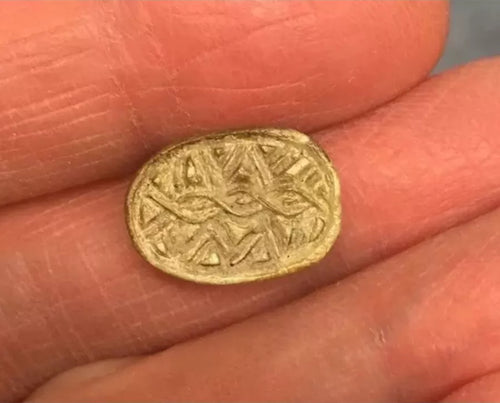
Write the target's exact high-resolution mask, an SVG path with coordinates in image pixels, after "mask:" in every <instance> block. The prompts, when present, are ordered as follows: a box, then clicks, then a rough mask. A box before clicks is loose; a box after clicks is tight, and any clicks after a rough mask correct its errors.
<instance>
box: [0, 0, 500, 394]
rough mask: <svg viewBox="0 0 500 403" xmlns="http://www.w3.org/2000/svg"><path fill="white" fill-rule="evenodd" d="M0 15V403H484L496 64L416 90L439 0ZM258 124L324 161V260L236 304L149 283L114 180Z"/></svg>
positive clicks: (494, 294)
mask: <svg viewBox="0 0 500 403" xmlns="http://www.w3.org/2000/svg"><path fill="white" fill-rule="evenodd" d="M0 9H1V12H0V49H1V52H0V55H1V56H0V94H1V95H0V203H1V204H2V207H1V209H0V264H1V272H0V401H16V400H24V399H28V400H31V401H40V402H41V401H47V402H55V401H64V402H67V401H85V402H90V401H96V402H97V401H98V402H108V401H116V402H122V401H135V402H137V401H176V402H181V401H186V402H187V401H189V402H195V401H210V402H215V401H217V402H218V401H221V402H236V401H245V402H249V401H255V402H258V401H263V402H274V401H276V402H292V401H293V402H313V401H325V402H326V401H328V402H330V401H331V402H336V401H339V402H340V401H342V402H344V401H356V402H359V401H395V402H396V401H397V402H407V401H408V402H409V401H440V400H443V401H449V402H463V401H474V402H478V401H496V400H499V399H500V373H498V372H497V371H498V368H499V367H500V313H499V312H500V311H499V309H498V306H499V305H500V270H499V268H500V248H499V246H498V245H500V232H499V231H498V228H500V210H498V207H499V202H500V136H499V133H500V114H499V113H498V111H499V110H500V92H499V91H498V88H500V59H495V58H493V59H489V60H483V61H478V62H475V63H473V64H470V65H468V66H465V67H461V68H459V69H455V70H452V71H448V72H445V73H444V74H442V75H440V76H438V77H433V78H428V75H429V72H430V71H431V70H432V67H433V66H434V64H435V63H436V61H437V60H438V59H439V56H440V54H441V52H442V49H443V46H444V41H445V37H446V31H447V24H448V6H447V3H445V2H441V1H432V2H431V1H427V2H417V1H407V2H405V1H397V2H396V1H395V2H387V1H378V2H377V1H375V2H368V1H366V2H339V1H332V2H317V3H316V2H300V1H293V2H250V1H248V2H247V1H241V2H216V1H212V2H201V1H200V2H198V1H193V2H179V3H175V2H121V3H120V2H109V3H107V2H102V3H94V2H53V3H51V2H36V3H35V2H34V3H24V2H19V1H17V2H9V3H3V4H2V5H1V6H0ZM261 126H282V127H293V128H296V129H299V130H301V131H303V132H306V133H310V134H311V135H312V137H313V138H314V139H315V140H316V141H317V142H318V143H320V144H321V146H322V147H323V148H324V149H325V150H326V152H327V153H328V154H329V156H330V157H331V158H332V160H333V161H334V163H335V165H336V167H337V170H338V173H339V177H340V180H341V183H342V191H343V193H342V203H343V210H344V216H343V229H342V233H341V236H340V238H339V240H338V242H337V243H336V245H335V247H334V249H333V250H332V251H331V252H330V254H329V255H328V256H327V257H326V258H325V259H324V260H323V261H322V262H321V263H320V264H318V265H317V266H315V267H313V268H310V269H308V270H305V271H303V272H301V273H299V274H297V275H293V276H289V277H286V278H281V279H275V280H270V281H265V282H261V283H253V284H246V285H237V286H224V287H218V286H207V285H197V284H194V283H188V282H184V281H181V280H177V279H174V278H172V277H170V276H168V275H165V274H163V273H161V272H159V271H157V270H155V269H153V268H151V267H150V266H149V265H148V264H147V263H145V262H144V261H143V260H142V259H141V258H140V257H139V256H138V254H137V253H136V252H135V250H134V248H133V247H132V245H131V242H130V239H129V238H128V235H127V231H126V226H125V219H124V207H123V205H124V199H125V194H126V189H127V186H128V184H129V183H130V179H131V175H132V173H133V172H134V171H135V170H136V169H137V168H138V167H139V166H140V164H141V163H142V162H144V160H145V159H146V158H147V157H148V156H150V155H151V154H152V153H154V152H156V151H157V150H159V149H160V148H161V147H163V146H164V145H166V144H170V143H172V142H174V141H178V140H180V139H185V138H187V137H189V136H193V135H198V134H200V133H204V132H208V131H214V130H219V129H231V128H238V127H261Z"/></svg>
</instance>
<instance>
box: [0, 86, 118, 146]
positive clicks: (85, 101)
mask: <svg viewBox="0 0 500 403" xmlns="http://www.w3.org/2000/svg"><path fill="white" fill-rule="evenodd" d="M109 96H110V94H109V93H108V94H106V93H105V94H96V95H94V96H92V97H91V98H85V99H82V100H78V101H76V103H74V104H70V105H66V106H64V107H60V108H58V109H56V110H52V111H50V110H49V111H47V112H45V113H43V114H38V115H36V116H31V117H29V118H25V119H21V120H18V121H16V122H14V123H12V124H10V125H3V126H2V127H1V129H0V133H2V132H9V131H10V129H13V128H18V127H22V125H25V124H27V123H33V122H39V121H43V120H45V119H47V118H49V117H53V116H57V115H60V114H64V113H65V112H66V111H68V110H72V109H78V108H81V107H82V106H87V105H89V104H90V105H92V104H93V103H94V102H95V101H101V100H102V99H106V98H108V97H109ZM69 123H71V121H70V122H69ZM63 127H64V126H63ZM48 130H53V128H50V129H48ZM49 132H50V131H49ZM30 137H33V134H32V133H31V132H28V133H24V134H16V136H15V138H14V139H15V140H18V139H23V138H30Z"/></svg>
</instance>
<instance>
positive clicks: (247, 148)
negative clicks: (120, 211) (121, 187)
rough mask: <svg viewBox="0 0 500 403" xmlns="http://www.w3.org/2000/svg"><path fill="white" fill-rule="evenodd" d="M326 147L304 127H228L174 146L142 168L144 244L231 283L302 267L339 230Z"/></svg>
mask: <svg viewBox="0 0 500 403" xmlns="http://www.w3.org/2000/svg"><path fill="white" fill-rule="evenodd" d="M339 197H340V187H339V182H338V178H337V175H336V173H335V171H334V169H333V167H332V165H331V163H330V161H329V159H328V157H327V156H326V154H325V153H324V152H323V151H322V150H321V149H320V148H319V146H317V145H316V144H315V143H313V142H312V140H311V139H310V138H309V137H308V136H306V135H305V134H302V133H299V132H297V131H295V130H281V129H252V130H240V131H232V132H222V133H216V134H212V135H208V136H205V137H201V138H196V139H192V140H188V141H186V142H183V143H180V144H177V145H172V146H169V147H167V148H165V149H163V150H162V151H160V152H159V153H158V154H157V155H156V156H154V157H153V158H152V159H151V160H149V161H148V162H146V164H145V165H144V166H143V167H142V168H141V169H140V170H139V172H138V174H137V176H136V178H135V180H134V181H133V183H132V185H131V187H130V191H129V194H128V199H127V223H128V228H129V231H130V234H131V237H132V240H133V242H134V244H135V246H136V248H137V250H138V251H139V252H140V254H141V255H142V256H143V257H144V258H145V259H146V260H147V261H148V262H149V263H151V264H152V265H153V266H155V267H157V268H158V269H160V270H163V271H164V272H167V273H169V274H172V275H174V276H177V277H181V278H183V279H187V280H191V281H195V282H199V283H212V284H230V283H240V282H246V281H253V280H261V279H267V278H271V277H277V276H282V275H285V274H287V273H292V272H295V271H297V270H299V269H301V268H305V267H307V266H309V265H311V264H312V263H315V262H317V261H318V260H320V259H321V258H323V257H324V256H325V254H326V253H327V252H328V250H329V249H330V248H331V246H332V244H333V242H334V241H335V239H336V238H337V236H338V233H339V230H340V218H341V206H340V198H339Z"/></svg>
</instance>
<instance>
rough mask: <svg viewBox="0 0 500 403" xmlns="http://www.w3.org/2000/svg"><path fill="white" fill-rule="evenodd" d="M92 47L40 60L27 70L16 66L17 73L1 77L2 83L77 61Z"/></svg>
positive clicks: (6, 83) (7, 83) (10, 82)
mask: <svg viewBox="0 0 500 403" xmlns="http://www.w3.org/2000/svg"><path fill="white" fill-rule="evenodd" d="M90 52H91V50H90V49H79V50H76V51H75V52H74V53H70V54H67V55H62V56H59V57H58V58H57V59H55V60H48V61H45V62H38V63H37V64H36V67H32V66H30V67H28V68H26V69H25V70H21V71H20V69H19V68H18V67H17V66H16V68H15V71H16V73H15V74H14V75H11V76H9V77H4V78H1V77H0V85H9V84H12V82H13V81H16V80H21V79H23V78H24V77H25V76H26V75H36V74H40V73H43V72H45V71H47V70H50V69H54V68H56V67H61V66H63V65H64V64H66V63H67V62H75V61H77V60H78V59H81V58H83V57H84V56H87V54H88V53H90Z"/></svg>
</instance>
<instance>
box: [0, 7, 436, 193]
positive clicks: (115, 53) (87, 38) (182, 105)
mask: <svg viewBox="0 0 500 403" xmlns="http://www.w3.org/2000/svg"><path fill="white" fill-rule="evenodd" d="M105 7H106V8H107V11H106V12H103V11H99V10H98V11H95V10H94V14H97V15H98V17H97V18H95V17H93V18H91V17H92V15H93V14H89V16H86V17H85V19H84V20H82V21H81V22H78V23H77V24H76V25H78V24H80V25H78V27H73V30H74V31H75V32H76V33H77V36H78V41H77V44H78V46H80V47H85V46H88V44H90V43H91V42H92V41H93V38H94V37H96V36H99V34H100V33H102V32H104V33H106V32H108V31H110V30H111V32H109V35H111V37H110V39H106V40H105V42H107V43H106V44H105V45H104V46H103V45H102V42H101V48H100V49H98V50H99V52H102V53H103V54H102V55H101V53H99V54H98V55H97V56H96V57H101V56H103V55H104V57H105V58H106V59H107V60H108V62H107V63H105V65H104V66H101V67H102V69H103V70H104V71H106V69H108V70H107V73H105V74H104V76H109V77H108V79H109V83H107V84H109V85H111V82H112V80H113V79H114V80H115V86H116V85H117V86H118V87H120V88H122V89H124V91H126V92H127V93H128V95H127V96H125V95H119V96H118V97H119V98H120V101H118V100H116V101H115V102H116V103H113V107H112V111H113V112H110V116H109V123H110V124H112V122H113V121H114V120H115V119H121V123H122V124H123V126H124V127H126V125H130V123H131V122H132V127H129V130H130V133H134V130H136V129H135V128H134V127H136V126H137V125H139V126H141V127H142V125H143V123H141V122H139V123H137V121H136V123H137V124H135V123H134V121H135V118H127V115H128V114H129V113H130V111H129V110H130V109H133V110H135V111H138V110H142V109H144V104H143V100H142V99H140V100H139V103H138V104H136V105H132V107H131V106H130V103H129V102H128V101H127V97H128V98H130V97H132V96H133V97H136V96H137V94H138V92H136V90H135V89H134V85H136V84H139V83H140V80H149V79H150V78H149V77H148V76H147V75H146V76H144V77H143V76H141V78H140V79H139V80H138V79H137V78H136V77H128V76H126V75H125V74H124V72H123V71H122V69H120V66H116V61H117V60H121V58H123V60H124V61H125V62H126V63H128V64H130V63H129V59H131V58H132V59H134V60H136V61H140V58H139V57H137V56H138V53H137V49H135V48H134V49H131V44H130V43H128V44H123V45H122V46H123V48H119V47H116V46H115V45H116V43H117V41H120V40H121V41H122V42H123V41H129V38H128V37H127V33H128V31H126V26H125V25H120V24H122V23H123V22H124V18H125V21H126V18H128V17H129V15H130V14H131V12H132V11H133V10H134V9H133V8H132V7H131V6H128V5H127V6H126V7H125V6H124V7H122V11H120V12H121V13H122V14H120V13H118V14H116V15H115V13H114V11H115V9H114V8H113V6H111V5H106V6H105ZM141 7H142V8H143V10H145V13H148V12H149V14H150V19H151V18H156V20H155V21H154V22H152V23H150V24H149V25H151V24H152V26H149V25H148V28H147V29H150V28H151V29H152V31H151V32H150V33H149V34H147V33H146V36H148V37H151V36H153V37H154V38H155V40H157V41H160V42H158V44H159V45H158V46H161V45H162V44H163V45H164V46H163V47H165V43H164V42H162V41H161V40H160V39H161V38H160V36H161V35H163V37H165V33H166V32H168V31H162V29H161V26H160V25H161V24H160V25H159V24H157V20H158V19H159V18H161V17H163V15H162V14H158V13H155V12H154V10H150V9H149V8H148V7H150V6H148V5H141ZM231 7H235V10H239V8H238V7H237V6H231ZM275 7H277V6H275ZM304 7H305V6H304ZM322 7H323V6H322ZM371 7H372V8H370V10H372V9H373V10H374V11H373V12H374V13H375V14H377V10H378V6H377V7H375V6H371ZM90 8H91V7H90V6H89V9H90ZM100 8H102V7H100ZM170 8H171V10H173V8H172V7H170ZM188 8H189V7H188ZM319 8H320V6H319V5H318V6H317V7H315V8H314V10H317V9H319ZM364 8H365V7H364ZM212 9H213V10H214V11H215V12H216V13H217V12H218V11H220V7H219V6H217V7H215V6H214V7H212ZM367 9H368V8H367ZM422 9H423V8H422ZM436 9H439V10H440V11H439V13H440V14H442V12H443V11H442V10H443V9H444V7H437V6H436ZM285 10H288V9H285ZM303 10H304V8H302V9H301V11H303ZM307 10H308V12H306V13H304V16H305V18H306V20H304V21H302V20H299V22H296V21H297V20H294V18H295V17H296V16H292V17H288V18H291V20H290V21H289V22H288V23H286V24H285V25H286V26H289V25H294V24H295V25H296V24H300V27H298V28H299V29H301V30H304V31H307V35H306V37H307V39H308V40H309V39H312V40H319V39H321V38H319V39H318V37H319V36H320V35H319V34H318V33H317V32H319V31H318V30H319V29H321V32H322V33H324V32H326V31H325V27H324V26H323V27H322V28H320V27H319V25H318V24H319V23H321V22H323V24H324V21H323V19H322V18H320V16H319V15H318V16H314V15H313V14H311V13H313V12H314V10H313V11H310V10H311V6H310V5H307ZM415 10H420V8H419V7H415ZM160 11H161V10H160ZM275 11H277V10H275ZM344 11H345V10H344ZM420 12H421V11H416V13H420ZM99 13H100V14H99ZM145 13H143V14H145ZM394 13H395V15H396V14H397V13H398V11H397V10H396V11H394ZM163 14H165V15H168V14H167V13H165V10H163ZM299 14H301V15H302V13H299ZM141 15H142V14H141ZM308 15H310V16H309V17H308ZM433 15H434V14H433ZM111 16H114V17H115V19H114V20H112V19H111ZM160 16H161V17H160ZM278 16H279V13H275V14H274V17H273V18H272V20H273V21H275V20H276V17H278ZM141 18H142V17H141ZM307 18H316V19H317V20H318V24H314V26H313V27H309V26H308V20H307ZM96 20H98V21H105V24H101V26H98V27H97V26H96V24H95V21H96ZM269 20H270V18H269V16H267V15H266V16H265V18H261V20H257V23H255V21H253V22H252V21H250V22H251V24H250V23H249V27H251V28H252V27H253V28H255V26H257V27H259V26H260V27H265V26H268V25H269V24H268V23H269ZM77 21H80V20H79V19H78V20H77ZM177 22H178V19H177ZM155 23H156V25H155ZM259 23H260V24H259ZM190 24H191V23H188V24H187V25H186V27H190V26H191V25H190ZM350 24H351V23H350ZM115 26H116V28H113V27H115ZM280 27H281V24H277V25H276V26H275V28H273V29H272V30H271V32H267V31H265V30H264V32H263V33H262V32H261V33H260V34H259V35H264V36H266V37H267V36H273V38H272V40H274V41H276V40H277V39H276V38H274V35H277V34H274V33H273V31H274V30H277V31H279V30H280V29H281V28H280ZM155 29H156V31H155ZM426 29H427V28H426ZM113 30H116V31H117V33H114V32H112V31H113ZM389 31H390V30H387V32H386V31H384V35H386V36H387V37H388V38H391V37H392V38H393V41H394V42H395V43H396V44H398V46H399V39H398V36H397V35H394V34H391V33H390V32H389ZM424 31H425V30H424ZM71 32H72V31H70V32H69V33H71ZM155 32H156V36H155ZM219 34H220V32H219V31H218V30H217V29H214V30H213V31H210V33H209V35H212V36H213V38H214V39H216V38H217V35H219ZM109 35H108V37H109ZM113 35H114V36H113ZM422 35H423V36H426V34H425V32H424V34H422ZM58 37H59V39H58V40H57V43H58V44H59V43H61V44H64V41H62V40H61V39H60V38H61V36H60V35H59V36H58ZM104 37H105V38H107V36H106V34H105V35H104ZM228 37H229V38H231V36H228ZM63 38H64V36H63ZM120 38H121V39H120ZM322 38H324V35H323V36H322ZM247 40H248V39H247ZM352 40H353V41H354V39H352ZM45 41H46V40H45ZM42 42H43V40H42ZM216 43H217V42H216ZM218 43H220V42H218ZM207 44H208V41H207ZM313 45H314V47H317V46H320V45H316V44H313ZM58 46H59V45H58ZM134 46H135V45H134ZM235 46H236V48H240V47H241V46H242V45H235ZM311 46H312V45H311ZM108 49H110V51H111V53H110V52H109V51H108ZM258 51H259V52H268V49H259V50H258ZM433 51H434V49H433ZM132 52H135V53H132ZM224 52H225V50H224V49H222V50H221V55H220V57H225V55H224ZM314 52H316V51H314ZM174 53H175V52H174ZM184 53H185V52H184ZM215 53H217V52H215ZM340 53H341V52H339V54H340ZM421 53H423V52H421ZM419 54H420V53H419ZM212 55H213V53H212ZM169 56H170V55H169ZM207 57H208V58H209V59H210V58H212V56H207ZM213 57H215V56H213ZM287 57H288V56H287ZM110 58H111V59H112V60H110ZM217 58H219V56H217ZM190 60H192V59H188V60H187V61H186V62H187V63H188V62H189V61H190ZM279 60H280V59H278V61H279ZM325 60H326V59H325ZM113 63H114V64H113ZM191 63H192V62H191ZM252 63H253V62H252ZM195 64H196V63H195ZM91 67H92V69H93V70H94V71H93V72H92V76H93V78H96V79H98V78H99V77H100V75H99V74H101V73H102V72H101V70H99V68H100V67H99V68H98V67H97V66H91ZM130 67H131V69H128V70H129V71H134V65H131V66H130ZM176 67H177V66H176ZM141 68H143V67H142V66H136V67H135V69H136V70H137V69H141ZM186 68H187V69H188V70H189V69H190V67H186ZM110 69H111V70H110ZM309 70H311V69H309ZM141 71H142V70H141ZM166 71H167V72H172V71H173V70H172V69H166ZM94 73H95V75H94ZM298 73H299V74H295V76H297V78H300V76H301V75H303V74H302V71H299V72H298ZM313 73H317V70H316V71H315V72H313ZM134 74H135V73H134ZM179 74H181V75H182V74H184V73H182V72H179ZM185 74H187V73H185ZM288 76H290V77H289V78H293V77H292V75H290V74H288ZM304 76H305V77H307V78H308V79H310V78H309V77H310V76H311V74H305V75H304ZM214 77H215V76H214ZM362 77H363V76H362ZM131 79H132V82H130V81H131ZM319 79H320V77H318V78H317V79H316V80H319ZM78 80H80V78H78ZM218 80H219V79H217V80H216V81H215V82H216V83H218V82H219V81H218ZM185 81H186V80H185V78H182V80H181V81H179V84H185V83H187V84H189V83H188V82H185ZM226 81H227V80H226ZM271 81H272V80H271ZM314 82H315V81H314V79H311V86H314ZM97 83H98V84H99V82H97ZM155 83H156V84H161V82H158V80H156V82H153V83H152V84H155ZM248 83H249V84H250V85H252V81H248ZM131 84H133V85H131ZM146 84H148V83H144V85H142V88H144V86H149V85H146ZM174 84H175V83H174ZM192 84H194V86H197V85H196V84H197V83H196V82H194V83H192ZM228 84H232V82H230V81H228ZM268 84H272V83H271V82H270V80H269V79H268V78H267V77H266V79H265V83H264V85H268ZM333 84H334V86H335V85H336V84H335V83H333ZM99 85H100V84H99ZM104 86H106V85H104ZM153 86H154V85H153ZM229 87H231V86H230V85H229ZM253 87H254V88H256V85H253ZM140 88H141V85H139V87H138V88H137V89H139V90H140ZM332 88H333V86H332ZM177 90H178V91H179V92H178V93H175V94H171V96H169V95H168V94H163V98H164V99H165V100H166V102H169V97H170V98H171V100H172V105H173V106H174V105H175V103H174V102H173V101H175V98H176V97H177V98H179V97H182V99H180V100H178V101H177V102H176V104H177V107H175V106H174V108H173V109H175V108H177V109H179V111H178V112H175V111H174V112H175V113H178V114H179V121H173V122H172V118H173V119H174V120H175V119H177V118H176V115H175V114H174V115H172V118H166V115H168V111H167V114H166V115H165V114H163V115H162V116H160V117H159V121H160V122H159V123H160V124H158V125H156V127H150V126H151V124H150V123H151V119H147V121H148V125H149V126H148V127H147V128H146V130H140V134H141V136H142V135H143V136H146V135H147V133H149V134H148V136H149V138H151V137H155V138H156V139H155V140H153V141H146V145H148V146H150V144H153V146H150V147H155V146H156V145H159V144H164V142H165V139H164V138H163V140H162V138H161V136H160V135H159V134H156V131H157V130H160V129H161V128H162V127H163V128H169V129H171V130H170V131H178V130H177V129H176V127H178V128H179V130H180V131H182V130H184V133H185V132H186V131H190V130H192V129H194V128H196V127H205V128H207V129H209V130H211V129H213V128H214V127H213V126H214V124H213V123H210V121H209V120H212V119H213V117H209V119H207V121H206V122H200V123H195V124H192V123H189V122H188V121H196V119H194V118H197V117H198V115H197V112H196V111H198V110H199V107H198V106H196V105H194V104H193V103H192V102H191V101H190V100H189V99H188V100H187V99H186V98H185V96H186V97H188V98H189V97H190V95H189V94H184V93H183V91H182V89H177ZM116 91H118V92H119V93H120V94H122V93H123V90H121V92H120V90H119V89H116ZM193 91H195V90H193ZM274 91H276V92H279V91H280V90H279V89H275V90H274ZM291 91H292V89H290V90H289V92H291ZM206 92H207V94H208V91H206ZM255 93H256V94H258V92H257V90H255ZM132 94H133V95H132ZM326 94H327V92H326V89H325V95H324V96H327V95H326ZM271 95H272V92H271V91H269V90H262V96H261V99H262V100H263V102H264V103H266V102H267V101H266V100H269V99H270V98H272V97H274V96H275V95H272V96H271ZM227 96H229V95H227ZM227 96H223V95H217V98H218V99H219V100H218V102H217V103H221V108H223V107H224V105H223V104H226V103H227ZM256 99H257V97H256ZM159 101H160V102H159V103H160V104H162V102H161V99H160V100H159ZM312 101H313V100H312V99H311V100H308V99H305V100H304V101H303V102H304V103H305V104H308V103H309V105H306V106H305V107H304V112H305V113H301V114H300V116H301V119H309V120H310V119H312V117H314V116H323V117H326V116H327V114H326V112H325V113H324V114H320V115H318V114H316V113H314V112H310V111H307V109H310V108H311V105H313V103H312ZM134 103H136V98H133V100H132V104H134ZM217 103H216V104H217ZM351 103H352V101H350V100H347V104H351ZM272 104H273V103H270V105H272ZM300 106H301V105H300V104H296V105H295V106H293V105H292V107H293V108H294V109H296V110H298V109H300ZM122 108H125V114H122V115H121V117H120V118H118V116H115V115H114V113H116V114H119V112H120V111H121V110H122ZM169 109H170V110H172V108H169ZM333 109H336V108H333ZM183 110H184V112H183ZM193 111H195V112H193ZM163 112H164V111H163V110H162V109H161V108H160V109H158V112H157V113H158V114H162V113H163ZM296 112H297V111H291V112H290V113H289V114H288V113H287V114H282V116H281V117H280V118H279V120H280V122H283V123H284V124H285V123H286V124H287V125H288V124H289V123H288V122H289V121H290V119H291V116H295V115H296ZM67 113H68V114H72V113H74V114H76V115H78V113H79V112H71V111H68V112H67ZM152 113H153V112H152ZM252 113H253V114H255V115H256V117H257V118H258V115H260V113H259V110H256V111H254V112H252ZM265 113H266V114H269V113H272V109H271V107H269V108H266V110H265ZM136 115H137V113H136ZM189 116H192V117H193V118H189ZM307 116H310V117H309V118H307ZM139 118H141V119H142V115H141V116H139ZM60 119H62V116H61V117H57V119H55V118H54V120H56V121H55V122H54V125H52V126H57V124H58V123H59V122H57V120H60ZM251 119H252V120H253V119H254V118H253V117H252V118H251ZM318 119H321V118H320V117H319V118H318ZM183 121H186V122H183ZM248 121H249V122H250V119H248ZM51 123H52V122H51ZM188 123H189V124H188ZM40 124H41V122H40ZM84 124H85V122H82V124H81V126H78V127H75V129H76V130H78V131H79V130H80V129H82V130H83V125H84ZM95 124H97V122H96V123H95ZM242 124H243V122H242ZM318 124H319V125H321V123H319V122H318ZM33 125H34V126H35V125H38V123H36V124H35V122H34V123H33ZM182 127H184V129H182ZM31 130H35V131H37V130H39V129H38V128H36V127H32V128H31ZM55 130H56V131H57V134H58V137H61V136H62V135H61V133H62V132H63V130H67V128H64V126H63V127H58V128H56V129H55ZM121 130H123V129H121ZM151 133H154V135H151ZM36 135H39V133H37V134H36ZM34 136H35V134H34ZM129 136H133V137H135V138H136V139H135V144H136V145H139V144H141V143H142V144H143V143H144V142H145V138H142V139H140V138H139V136H138V135H137V134H129ZM61 138H64V136H62V137H61ZM75 146H76V145H75ZM42 151H43V147H42ZM40 155H41V158H44V157H45V154H44V153H43V152H42V153H41V154H40ZM124 157H125V156H124ZM6 163H8V162H7V161H6ZM47 166H50V165H47ZM75 167H76V169H77V170H80V169H83V168H84V167H81V166H80V163H79V162H78V161H75ZM106 169H108V168H106ZM50 170H52V171H54V172H56V171H57V172H60V169H59V168H57V166H54V165H52V166H51V168H50ZM41 171H43V170H40V172H41ZM98 172H99V171H95V173H93V174H92V175H93V176H95V178H93V179H91V181H92V180H95V179H98V178H97V177H98V176H100V175H99V174H98ZM21 173H22V171H21V172H19V173H16V175H20V174H21ZM75 173H76V171H75ZM115 175H116V174H115V173H111V174H103V175H102V176H101V178H102V177H104V178H106V177H107V178H109V177H115ZM65 177H66V178H67V179H60V180H53V181H51V186H52V187H54V188H56V187H57V186H63V185H61V184H62V183H63V182H68V183H71V182H72V181H71V179H70V178H71V177H70V174H69V173H67V174H66V176H65ZM85 177H86V176H85V175H82V176H79V178H80V179H75V180H74V181H73V182H74V183H76V184H78V183H84V182H86V181H88V180H87V179H85ZM54 179H55V177H54ZM34 182H35V179H33V183H34ZM42 183H43V181H36V184H35V185H34V186H32V188H33V191H32V192H31V195H33V194H37V193H40V192H42V190H43V188H44V186H45V185H42ZM58 183H60V185H58ZM64 186H66V187H67V186H68V185H64ZM19 192H23V190H22V189H19ZM6 193H7V194H11V195H13V192H6ZM10 197H12V196H10Z"/></svg>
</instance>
